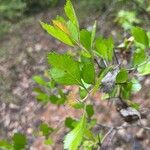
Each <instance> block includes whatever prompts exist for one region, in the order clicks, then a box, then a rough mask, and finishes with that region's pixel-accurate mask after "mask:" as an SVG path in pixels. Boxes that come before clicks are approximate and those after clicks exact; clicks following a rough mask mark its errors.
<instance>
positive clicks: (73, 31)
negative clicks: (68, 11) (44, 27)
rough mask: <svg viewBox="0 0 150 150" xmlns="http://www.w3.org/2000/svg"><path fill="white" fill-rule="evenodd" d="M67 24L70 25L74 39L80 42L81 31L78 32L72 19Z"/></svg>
mask: <svg viewBox="0 0 150 150" xmlns="http://www.w3.org/2000/svg"><path fill="white" fill-rule="evenodd" d="M67 26H68V29H69V32H70V36H71V38H72V39H73V40H75V41H76V42H78V41H79V33H78V29H77V27H76V26H75V25H74V24H73V23H72V22H71V21H68V22H67Z"/></svg>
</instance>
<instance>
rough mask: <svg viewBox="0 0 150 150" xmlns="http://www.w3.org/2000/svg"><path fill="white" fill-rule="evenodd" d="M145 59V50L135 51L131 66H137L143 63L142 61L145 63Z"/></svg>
mask: <svg viewBox="0 0 150 150" xmlns="http://www.w3.org/2000/svg"><path fill="white" fill-rule="evenodd" d="M146 59H147V56H146V52H145V50H143V49H137V50H136V51H135V52H134V55H133V64H134V66H137V65H139V64H141V63H143V62H144V61H146Z"/></svg>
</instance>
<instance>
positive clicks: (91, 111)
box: [86, 104, 94, 118]
mask: <svg viewBox="0 0 150 150" xmlns="http://www.w3.org/2000/svg"><path fill="white" fill-rule="evenodd" d="M86 113H87V115H88V117H89V118H91V117H92V116H93V115H94V109H93V105H90V104H89V105H87V106H86Z"/></svg>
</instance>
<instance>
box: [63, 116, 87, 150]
mask: <svg viewBox="0 0 150 150" xmlns="http://www.w3.org/2000/svg"><path fill="white" fill-rule="evenodd" d="M86 122H87V121H86V117H85V115H83V116H82V118H81V120H80V121H79V123H78V124H77V126H76V127H75V128H74V129H73V130H72V131H71V132H69V133H68V134H67V135H66V136H65V140H64V149H69V150H77V149H78V147H79V146H80V144H81V142H82V140H83V136H84V132H85V130H86Z"/></svg>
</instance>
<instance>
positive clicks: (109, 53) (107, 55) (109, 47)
mask: <svg viewBox="0 0 150 150" xmlns="http://www.w3.org/2000/svg"><path fill="white" fill-rule="evenodd" d="M95 48H96V50H97V52H98V54H99V55H100V57H102V58H103V59H106V60H108V61H112V58H113V48H114V41H113V39H112V38H111V37H110V38H108V39H104V38H102V37H99V38H98V39H97V40H96V42H95Z"/></svg>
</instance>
